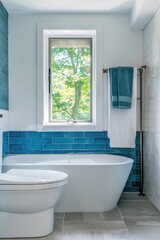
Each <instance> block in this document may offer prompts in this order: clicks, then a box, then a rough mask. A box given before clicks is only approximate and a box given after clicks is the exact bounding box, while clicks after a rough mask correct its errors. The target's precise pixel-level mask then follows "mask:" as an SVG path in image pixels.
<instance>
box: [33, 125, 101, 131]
mask: <svg viewBox="0 0 160 240" xmlns="http://www.w3.org/2000/svg"><path fill="white" fill-rule="evenodd" d="M37 131H71V132H72V131H73V132H74V131H102V129H101V128H100V127H99V126H97V125H96V124H95V123H75V124H72V123H46V124H44V125H41V126H37Z"/></svg>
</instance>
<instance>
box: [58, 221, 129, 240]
mask: <svg viewBox="0 0 160 240" xmlns="http://www.w3.org/2000/svg"><path fill="white" fill-rule="evenodd" d="M62 239H63V240H130V236H129V232H128V230H127V228H126V225H125V224H124V222H122V221H113V222H110V221H106V222H99V223H97V222H92V223H89V222H72V223H71V222H65V223H64V227H63V231H62V233H60V234H55V238H54V240H62Z"/></svg>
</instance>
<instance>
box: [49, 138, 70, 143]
mask: <svg viewBox="0 0 160 240" xmlns="http://www.w3.org/2000/svg"><path fill="white" fill-rule="evenodd" d="M52 143H73V138H52Z"/></svg>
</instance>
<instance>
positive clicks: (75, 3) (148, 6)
mask: <svg viewBox="0 0 160 240" xmlns="http://www.w3.org/2000/svg"><path fill="white" fill-rule="evenodd" d="M1 2H2V3H3V4H4V6H5V7H6V9H7V11H8V12H9V14H27V13H130V15H131V28H132V29H137V30H142V29H143V28H144V27H145V26H146V24H147V23H148V22H149V20H150V19H151V17H152V16H153V15H154V14H155V12H156V11H157V10H158V8H160V0H1Z"/></svg>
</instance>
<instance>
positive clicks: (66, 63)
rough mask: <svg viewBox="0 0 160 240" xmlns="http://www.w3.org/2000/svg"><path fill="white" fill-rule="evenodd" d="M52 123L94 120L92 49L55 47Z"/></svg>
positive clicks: (52, 60)
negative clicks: (92, 111)
mask: <svg viewBox="0 0 160 240" xmlns="http://www.w3.org/2000/svg"><path fill="white" fill-rule="evenodd" d="M51 64H52V120H53V121H61V120H62V121H63V120H67V119H69V118H74V119H76V120H78V121H90V120H91V113H90V112H91V80H90V79H91V73H90V68H91V59H90V49H89V48H54V47H52V52H51Z"/></svg>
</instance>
